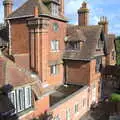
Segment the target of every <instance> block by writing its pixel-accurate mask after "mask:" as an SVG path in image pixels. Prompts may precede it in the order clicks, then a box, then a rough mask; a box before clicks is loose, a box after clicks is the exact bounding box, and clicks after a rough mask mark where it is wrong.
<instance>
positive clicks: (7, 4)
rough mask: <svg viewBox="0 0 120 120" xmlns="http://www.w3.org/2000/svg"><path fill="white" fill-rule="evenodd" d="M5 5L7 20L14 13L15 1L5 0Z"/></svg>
mask: <svg viewBox="0 0 120 120" xmlns="http://www.w3.org/2000/svg"><path fill="white" fill-rule="evenodd" d="M3 5H4V18H7V17H8V16H9V15H10V14H11V13H12V6H13V1H12V0H4V1H3Z"/></svg>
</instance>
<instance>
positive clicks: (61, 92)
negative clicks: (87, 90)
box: [50, 84, 83, 106]
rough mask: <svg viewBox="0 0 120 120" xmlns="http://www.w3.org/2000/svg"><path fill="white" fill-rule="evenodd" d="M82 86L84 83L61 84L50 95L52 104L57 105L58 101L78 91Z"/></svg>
mask: <svg viewBox="0 0 120 120" xmlns="http://www.w3.org/2000/svg"><path fill="white" fill-rule="evenodd" d="M82 87H83V86H82V85H71V84H67V85H61V86H59V87H58V88H56V91H55V92H54V93H52V94H51V95H50V106H53V105H55V104H56V103H58V102H59V101H61V100H63V99H65V98H66V97H68V96H69V95H71V94H73V93H74V92H76V91H78V90H79V89H81V88H82Z"/></svg>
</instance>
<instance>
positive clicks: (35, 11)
mask: <svg viewBox="0 0 120 120" xmlns="http://www.w3.org/2000/svg"><path fill="white" fill-rule="evenodd" d="M38 16H39V10H38V7H37V6H36V7H34V17H38Z"/></svg>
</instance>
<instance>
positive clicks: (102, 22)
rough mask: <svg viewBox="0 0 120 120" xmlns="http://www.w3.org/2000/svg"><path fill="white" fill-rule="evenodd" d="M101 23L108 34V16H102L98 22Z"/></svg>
mask: <svg viewBox="0 0 120 120" xmlns="http://www.w3.org/2000/svg"><path fill="white" fill-rule="evenodd" d="M98 24H99V25H102V26H103V32H104V33H105V34H108V20H107V17H105V16H103V17H100V21H99V22H98Z"/></svg>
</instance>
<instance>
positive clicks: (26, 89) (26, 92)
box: [25, 86, 32, 108]
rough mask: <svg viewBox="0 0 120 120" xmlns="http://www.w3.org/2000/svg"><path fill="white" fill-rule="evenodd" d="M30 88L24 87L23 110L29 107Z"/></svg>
mask: <svg viewBox="0 0 120 120" xmlns="http://www.w3.org/2000/svg"><path fill="white" fill-rule="evenodd" d="M31 97H32V96H31V87H30V86H28V87H25V108H29V107H31V100H32V99H31Z"/></svg>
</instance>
